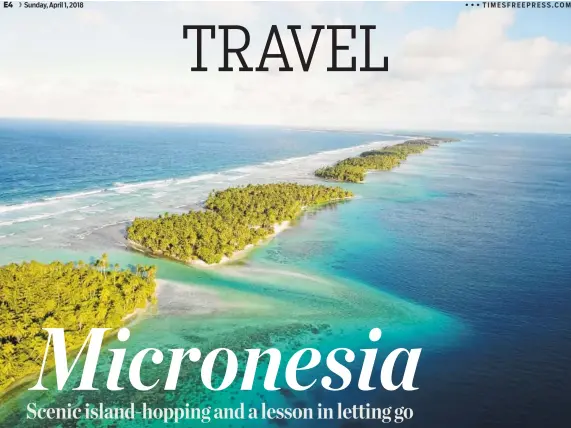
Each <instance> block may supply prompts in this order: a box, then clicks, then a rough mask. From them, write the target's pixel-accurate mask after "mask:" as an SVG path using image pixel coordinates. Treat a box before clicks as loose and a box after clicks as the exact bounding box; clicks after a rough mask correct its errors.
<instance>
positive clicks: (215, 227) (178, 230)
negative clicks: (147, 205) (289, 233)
mask: <svg viewBox="0 0 571 428" xmlns="http://www.w3.org/2000/svg"><path fill="white" fill-rule="evenodd" d="M352 196H353V194H352V193H351V192H349V191H347V190H345V189H342V188H341V187H327V186H322V185H301V184H295V183H277V184H257V185H248V186H243V187H233V188H229V189H226V190H222V191H217V192H212V193H211V194H210V195H209V197H208V199H207V200H206V203H205V204H204V210H200V211H190V212H188V213H185V214H168V213H166V214H164V215H161V216H159V217H158V218H154V219H149V218H136V219H135V220H134V221H133V223H132V224H131V225H130V226H129V227H128V228H127V239H128V242H129V245H130V246H131V247H132V248H134V249H136V250H139V251H144V252H148V253H151V254H154V255H158V256H164V257H168V258H172V259H175V260H178V261H182V262H184V263H188V264H197V263H198V264H208V265H211V264H217V263H220V262H223V261H227V260H230V259H232V258H234V257H235V256H236V255H237V254H238V253H239V252H241V251H243V250H244V249H246V248H247V247H251V246H253V245H255V244H257V243H259V242H261V241H263V240H264V239H266V238H269V237H270V236H273V235H275V234H276V233H277V232H279V231H280V230H282V229H283V228H284V227H285V226H287V224H288V223H289V222H290V221H291V220H293V219H295V218H296V217H298V216H299V215H300V214H301V212H302V211H303V209H304V208H306V207H308V206H315V205H320V204H324V203H329V202H333V201H338V200H342V199H347V198H350V197H352Z"/></svg>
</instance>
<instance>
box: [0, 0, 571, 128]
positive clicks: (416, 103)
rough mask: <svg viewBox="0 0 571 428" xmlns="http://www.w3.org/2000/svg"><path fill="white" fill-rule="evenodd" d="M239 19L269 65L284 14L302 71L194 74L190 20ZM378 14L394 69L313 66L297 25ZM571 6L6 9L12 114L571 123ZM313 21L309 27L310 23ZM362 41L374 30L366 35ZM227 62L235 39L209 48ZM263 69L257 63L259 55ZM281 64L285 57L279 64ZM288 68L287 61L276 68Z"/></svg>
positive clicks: (365, 123) (455, 124) (0, 54)
mask: <svg viewBox="0 0 571 428" xmlns="http://www.w3.org/2000/svg"><path fill="white" fill-rule="evenodd" d="M196 23H212V24H239V25H244V26H245V27H247V28H248V29H249V30H250V32H251V34H252V45H251V47H250V48H249V49H248V52H247V54H246V58H247V59H248V60H249V61H252V62H256V61H258V60H259V56H260V54H261V51H262V49H263V46H264V44H265V41H266V36H267V32H268V30H269V27H270V26H271V25H272V24H277V25H279V26H281V28H283V30H284V32H283V34H284V35H283V38H284V44H285V45H286V50H287V52H288V54H289V56H290V58H291V61H292V63H293V66H294V68H295V67H296V65H297V69H298V70H299V71H295V72H293V73H275V72H270V73H263V74H261V73H237V72H236V73H220V72H217V71H215V70H214V67H213V70H212V72H208V73H192V72H190V70H189V68H190V66H191V65H192V64H193V55H194V52H193V49H194V44H193V41H190V40H182V37H181V35H182V25H184V24H196ZM336 23H342V24H356V25H360V24H374V25H377V30H376V32H375V37H374V40H373V56H375V57H382V56H385V55H386V56H389V61H390V63H389V64H390V66H389V72H387V73H326V72H325V71H323V70H324V69H325V67H326V66H327V65H329V64H328V63H329V61H330V49H331V48H330V43H331V38H330V35H329V34H325V33H324V34H323V35H322V37H321V38H320V41H319V45H318V50H317V52H316V56H315V59H314V64H313V65H312V70H311V71H310V72H309V73H303V72H302V71H300V69H299V64H298V62H297V59H296V57H295V49H294V47H293V42H292V40H291V39H290V38H289V37H287V33H286V30H285V25H287V24H299V25H302V26H303V28H304V30H302V32H301V36H302V42H303V43H305V44H307V43H310V41H311V38H312V36H313V34H312V32H310V31H309V30H308V28H309V26H310V25H311V24H325V25H326V24H336ZM569 23H571V9H526V10H521V9H520V10H509V9H502V10H497V9H496V10H492V9H483V8H482V7H480V8H476V7H474V8H472V7H466V6H465V3H463V2H458V3H455V2H454V3H453V2H422V3H420V2H382V3H381V2H365V3H359V2H351V3H342V2H338V3H333V2H328V3H325V2H322V3H309V2H290V3H279V2H271V3H248V2H243V3H240V2H232V3H221V2H209V3H199V2H191V3H190V2H184V3H183V2H160V3H158V2H153V3H143V2H141V3H137V2H129V3H127V2H116V3H97V2H86V3H85V7H84V9H81V10H61V11H45V10H43V11H40V10H29V9H27V10H25V9H12V10H5V9H4V10H0V38H1V39H0V40H2V43H1V44H0V58H2V62H1V64H0V116H3V117H42V118H57V119H82V120H83V119H89V120H135V121H173V122H210V123H212V122H216V123H248V124H280V125H297V126H315V127H322V126H327V127H334V126H335V127H346V128H363V129H369V128H375V129H379V128H386V129H391V128H393V129H394V128H409V129H460V130H462V129H464V130H490V131H498V130H499V131H501V130H506V131H509V130H512V131H513V130H517V131H531V132H542V131H543V132H571V32H570V31H569V30H568V29H567V26H568V24H569ZM306 28H307V29H306ZM352 46H353V48H354V49H357V50H359V49H362V46H363V45H362V40H357V41H355V42H353V44H352ZM205 51H206V54H205V61H206V62H207V63H208V64H213V65H215V66H218V65H220V61H221V55H222V54H221V35H219V36H218V38H217V39H216V40H214V41H212V42H211V41H208V44H207V45H206V44H205ZM254 65H255V64H254ZM269 65H270V66H271V65H272V63H269ZM276 66H277V65H276Z"/></svg>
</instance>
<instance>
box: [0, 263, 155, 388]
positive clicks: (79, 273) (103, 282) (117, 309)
mask: <svg viewBox="0 0 571 428" xmlns="http://www.w3.org/2000/svg"><path fill="white" fill-rule="evenodd" d="M134 270H135V271H134V272H132V271H121V270H119V267H118V265H115V266H112V267H111V266H109V265H108V261H107V256H106V255H105V254H104V255H103V256H102V258H101V259H100V260H97V261H96V262H95V263H94V264H92V265H90V264H85V263H83V262H81V261H80V262H78V263H77V264H73V263H65V264H64V263H61V262H53V263H50V264H43V263H39V262H36V261H32V262H29V263H20V264H16V263H12V264H9V265H7V266H2V267H0V343H1V345H2V346H1V351H0V391H1V390H3V389H5V388H7V387H8V386H10V385H11V384H12V383H13V382H15V381H16V380H18V379H21V378H24V377H26V376H27V375H30V374H32V373H34V374H37V373H39V370H40V368H41V364H42V359H43V355H44V350H45V346H46V343H47V342H46V341H47V333H46V332H45V331H44V330H42V328H47V327H59V328H64V329H65V332H66V346H67V348H68V349H70V350H71V349H77V348H79V347H80V346H81V344H82V343H83V341H84V340H85V337H86V335H87V332H88V331H89V330H90V329H91V328H93V327H110V328H117V327H120V326H121V325H122V324H123V321H124V319H125V317H126V316H128V315H130V314H132V313H133V312H134V311H135V309H137V308H145V307H146V305H147V303H148V302H149V301H150V300H154V297H153V296H154V293H155V287H156V284H155V272H156V269H155V267H154V266H150V267H143V266H137V267H136V268H135V269H134Z"/></svg>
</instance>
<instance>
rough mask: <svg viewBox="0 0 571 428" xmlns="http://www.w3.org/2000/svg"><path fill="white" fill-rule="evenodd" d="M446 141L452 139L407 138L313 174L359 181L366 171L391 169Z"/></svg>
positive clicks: (363, 178)
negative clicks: (411, 156)
mask: <svg viewBox="0 0 571 428" xmlns="http://www.w3.org/2000/svg"><path fill="white" fill-rule="evenodd" d="M448 141H452V139H442V138H429V139H417V140H408V141H405V142H404V143H400V144H395V145H394V146H387V147H384V148H382V149H380V150H369V151H366V152H363V153H361V154H360V155H359V156H356V157H353V158H347V159H343V160H341V161H339V162H337V163H336V164H335V165H332V166H326V167H323V168H320V169H318V170H317V171H315V175H316V176H317V177H321V178H325V179H327V180H335V181H346V182H351V183H361V182H363V181H364V180H365V174H366V173H367V172H368V171H388V170H391V169H393V168H395V167H397V166H399V165H400V163H401V162H402V161H403V160H405V159H406V158H407V157H408V155H411V154H416V153H422V152H423V151H425V150H426V149H428V148H430V147H433V146H437V145H438V143H439V142H448Z"/></svg>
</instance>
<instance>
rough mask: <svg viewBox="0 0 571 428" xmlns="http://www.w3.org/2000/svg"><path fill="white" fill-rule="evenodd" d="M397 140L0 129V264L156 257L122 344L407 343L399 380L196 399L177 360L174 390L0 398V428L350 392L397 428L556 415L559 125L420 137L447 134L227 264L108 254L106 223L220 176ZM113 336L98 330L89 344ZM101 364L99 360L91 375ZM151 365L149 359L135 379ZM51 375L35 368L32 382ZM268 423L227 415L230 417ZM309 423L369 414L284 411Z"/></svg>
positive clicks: (567, 155) (287, 168)
mask: <svg viewBox="0 0 571 428" xmlns="http://www.w3.org/2000/svg"><path fill="white" fill-rule="evenodd" d="M408 135H418V132H413V131H407V130H399V131H395V132H379V133H357V132H355V133H351V132H333V131H330V132H328V131H323V132H313V131H309V130H293V129H281V128H273V127H263V128H258V127H231V126H228V127H218V126H177V125H151V124H145V125H142V124H104V123H72V122H69V123H66V122H40V121H38V122H31V121H1V122H0V165H1V168H0V262H2V263H7V262H10V261H18V260H29V259H37V260H41V261H50V260H54V259H61V260H78V259H83V260H89V259H91V258H93V257H97V256H98V255H99V254H101V253H102V252H107V253H109V258H110V260H111V262H113V263H115V262H118V263H120V264H121V265H123V266H128V265H130V264H135V263H145V264H156V265H157V266H158V269H159V270H158V277H159V279H160V280H161V281H162V282H163V286H162V291H161V292H160V293H159V305H158V308H157V309H156V311H155V312H153V313H152V314H149V315H148V316H145V317H144V318H143V319H141V320H140V321H138V322H137V323H136V324H135V325H133V326H131V327H130V328H131V338H130V339H129V342H128V344H130V345H129V349H134V350H138V349H142V348H146V347H150V346H155V347H158V348H160V349H165V350H166V349H168V348H173V347H185V348H190V347H193V346H197V347H199V348H201V349H208V348H213V347H227V348H230V349H245V348H248V347H256V346H258V347H268V346H276V347H278V348H280V349H281V350H282V352H283V353H284V354H287V353H291V352H292V351H295V350H298V349H301V348H303V347H306V346H311V347H316V348H317V349H319V350H321V351H322V353H323V354H324V353H325V352H326V351H327V350H330V349H333V348H337V347H349V348H351V349H354V350H355V351H358V350H359V349H361V348H363V347H371V342H370V341H369V340H368V332H369V330H370V329H371V328H373V327H379V328H381V329H382V331H383V335H382V339H381V341H380V342H379V344H380V352H379V353H380V356H379V361H380V362H382V359H381V358H380V357H381V355H383V354H386V352H387V351H390V350H391V349H394V348H397V347H406V348H417V347H422V356H421V359H420V364H419V366H418V369H417V372H416V377H415V386H417V387H418V388H419V389H418V390H416V391H410V392H400V391H399V392H387V391H381V390H379V389H377V390H375V391H371V392H367V393H364V392H361V391H358V390H356V389H355V388H354V387H352V388H349V389H348V390H345V391H343V392H327V391H324V390H323V388H321V387H319V386H317V387H314V388H311V389H310V390H308V391H307V392H304V393H292V392H291V391H287V392H286V391H282V392H266V391H265V390H264V389H263V388H262V387H261V383H260V382H257V383H256V387H255V388H254V390H252V391H248V392H241V391H239V390H238V389H237V388H233V387H232V388H230V389H229V390H227V391H223V392H216V393H207V392H206V391H205V390H204V388H203V387H201V386H200V385H199V380H198V381H197V372H196V369H195V370H193V369H192V367H189V368H186V369H184V370H183V371H181V378H180V380H179V388H177V392H176V393H173V392H168V391H167V392H165V391H162V390H153V391H149V392H146V393H141V392H138V391H135V390H133V389H132V388H125V390H124V391H120V392H116V393H115V392H114V393H111V392H103V391H102V392H95V393H90V392H82V393H81V394H79V393H78V392H77V391H75V392H74V391H70V390H66V391H63V392H50V393H40V392H30V391H25V390H23V391H22V390H20V391H15V392H14V393H12V394H10V395H9V396H7V397H5V398H3V403H2V404H3V405H2V410H0V418H2V420H3V422H2V426H4V425H8V424H9V425H11V426H19V425H22V426H50V425H49V424H48V425H46V424H45V423H44V424H42V422H40V421H30V420H26V419H25V417H26V416H25V408H26V405H27V403H29V402H31V401H34V402H38V403H41V404H42V405H49V406H67V404H68V403H73V405H83V404H84V403H86V402H92V403H97V402H101V401H104V402H105V403H106V404H107V405H110V406H113V405H115V406H126V405H127V404H128V403H129V402H132V401H134V402H137V403H140V402H147V403H148V404H149V405H153V406H155V407H173V406H181V407H183V406H184V405H185V404H186V403H190V404H191V405H193V406H199V405H200V406H207V405H212V406H220V405H227V406H229V407H231V406H234V407H235V406H237V405H238V404H239V403H240V402H245V404H246V405H247V406H260V403H261V402H262V401H265V402H268V403H269V404H270V405H274V406H276V407H286V406H289V407H306V406H307V407H313V406H316V405H318V404H322V405H323V406H335V405H336V403H338V402H342V403H344V404H345V405H351V404H364V403H370V405H371V406H377V407H388V406H391V407H392V408H393V409H395V408H400V407H407V408H411V409H413V411H414V417H413V418H412V419H411V420H408V421H406V422H404V423H405V424H406V425H407V426H414V427H438V428H441V427H445V428H448V427H450V428H456V427H462V428H464V427H482V426H486V427H490V426H492V427H495V426H497V427H527V426H530V427H532V426H533V427H536V426H549V427H559V426H561V427H562V426H566V425H567V423H568V420H569V417H571V414H570V410H569V407H568V393H569V391H570V390H571V377H570V376H569V375H568V367H567V363H568V356H569V355H571V328H570V326H571V288H570V287H569V286H570V285H571V263H570V262H571V242H570V241H569V237H568V235H569V232H568V231H569V230H571V140H570V139H569V137H568V136H562V135H546V134H545V135H544V134H537V135H531V134H492V133H486V134H483V133H449V132H430V133H429V135H436V136H450V137H456V138H459V139H461V141H460V142H457V143H450V144H442V145H440V146H439V147H436V148H432V149H430V150H428V151H426V152H424V153H423V154H421V155H415V156H411V157H409V159H407V161H406V162H404V163H403V164H402V165H401V166H400V167H399V168H397V169H395V170H393V171H390V172H380V173H371V174H368V176H367V180H366V183H365V184H344V185H343V186H344V187H346V188H348V189H350V190H352V191H354V192H355V193H356V195H357V197H356V198H354V199H353V200H350V201H347V202H343V203H339V204H335V205H329V206H326V207H323V208H320V209H315V210H310V211H309V212H308V213H306V214H305V215H304V216H303V217H302V218H301V219H299V221H297V222H296V223H295V224H294V225H293V227H291V228H289V229H287V230H286V231H284V232H283V233H281V234H280V235H278V236H277V237H276V238H275V239H273V240H272V241H271V242H270V243H268V244H267V245H264V246H261V247H259V248H257V249H256V250H254V251H253V252H252V253H251V254H250V255H249V256H248V257H247V258H245V259H243V260H240V261H239V262H237V263H234V264H231V265H228V266H223V267H219V268H215V269H207V270H205V269H202V270H201V269H196V268H190V267H187V266H184V265H182V264H179V263H174V262H170V261H165V260H158V259H149V258H147V257H145V256H143V255H141V254H137V253H133V252H128V251H126V250H125V248H124V247H123V246H122V241H121V230H122V228H124V227H125V224H126V222H128V221H129V219H132V218H133V217H135V216H146V215H157V214H160V213H162V212H165V211H168V212H181V211H184V210H186V209H188V208H189V207H196V206H198V205H199V204H200V202H201V201H202V200H203V199H204V198H205V197H206V196H207V195H208V193H209V192H210V191H211V190H212V189H217V188H224V187H228V186H232V185H239V184H245V183H249V182H256V183H258V182H272V181H297V182H301V183H316V182H320V181H319V180H316V179H315V178H314V177H312V175H311V172H312V171H313V170H314V169H315V168H317V167H320V166H323V165H326V164H329V163H332V162H334V161H335V160H338V159H342V158H344V157H348V156H353V155H355V154H358V153H360V152H362V151H364V150H366V149H367V148H371V147H380V146H382V145H384V144H389V143H390V142H392V141H396V140H402V139H405V138H406V136H408ZM189 285H194V286H195V287H196V286H198V287H199V289H200V290H202V293H203V294H197V293H196V292H193V291H191V290H193V289H194V288H192V289H191V288H190V287H189ZM212 301H215V303H216V307H217V309H216V310H213V311H207V312H202V313H200V315H199V316H197V315H196V309H197V307H200V309H201V310H205V307H208V304H202V305H201V304H200V302H203V303H204V302H207V303H208V302H211V303H212ZM114 346H118V344H117V341H116V340H114V341H110V342H109V343H108V344H106V348H113V347H114ZM108 364H109V361H102V366H101V370H100V371H99V372H98V375H99V376H101V378H98V379H100V380H97V381H96V382H98V384H99V385H100V386H103V385H104V382H105V378H104V377H105V367H106V365H108ZM357 367H358V365H356V366H355V367H354V369H355V370H356V369H357ZM160 373H161V371H160V370H159V369H158V368H156V367H149V368H148V371H147V372H146V373H145V376H147V377H148V380H151V379H156V378H157V377H160ZM355 373H357V374H358V371H355ZM163 375H164V369H163ZM397 375H398V374H395V377H396V376H397ZM73 376H74V375H72V377H73ZM355 376H356V375H355ZM53 381H54V379H53V375H50V376H48V379H47V383H50V382H51V383H53ZM90 422H91V421H83V422H82V426H91V423H90ZM282 423H283V421H282ZM210 424H215V425H217V426H229V425H228V423H227V422H226V421H222V422H217V421H212V422H211V423H210ZM268 424H270V422H268V421H262V420H259V421H247V422H245V421H239V420H238V421H232V425H231V426H234V427H240V426H246V425H247V426H264V425H268ZM272 424H273V423H272ZM320 424H322V425H327V426H340V427H358V426H363V427H368V426H379V422H378V421H338V420H335V421H317V420H306V421H294V420H290V421H287V425H288V426H310V427H313V426H320ZM63 425H64V426H74V425H75V422H72V421H68V422H66V423H64V424H63ZM148 425H153V426H162V422H160V421H154V423H151V422H150V423H148ZM199 425H200V423H198V422H196V423H195V424H194V425H193V426H199ZM118 426H139V423H138V422H134V421H122V422H121V423H119V424H118Z"/></svg>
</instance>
